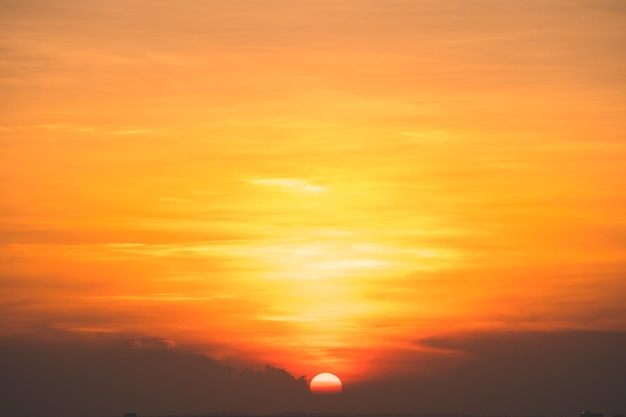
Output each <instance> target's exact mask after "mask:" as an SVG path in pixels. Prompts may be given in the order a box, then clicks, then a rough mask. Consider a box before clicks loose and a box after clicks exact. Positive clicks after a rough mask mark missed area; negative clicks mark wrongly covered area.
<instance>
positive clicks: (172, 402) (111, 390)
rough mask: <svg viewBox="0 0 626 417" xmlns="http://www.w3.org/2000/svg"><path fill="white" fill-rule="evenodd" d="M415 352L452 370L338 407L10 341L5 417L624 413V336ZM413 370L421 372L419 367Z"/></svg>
mask: <svg viewBox="0 0 626 417" xmlns="http://www.w3.org/2000/svg"><path fill="white" fill-rule="evenodd" d="M40 334H43V332H40ZM417 344H418V345H419V346H420V347H421V348H425V349H432V350H433V351H440V352H443V353H444V354H443V355H442V357H445V358H448V360H449V361H450V363H449V364H447V366H443V367H442V368H441V370H440V372H437V373H433V372H427V373H426V374H420V375H421V376H417V374H413V375H412V376H411V375H408V376H407V375H405V376H402V377H399V376H395V377H394V376H393V375H386V376H372V378H371V379H370V380H369V381H368V382H362V383H349V384H345V385H344V392H343V393H342V394H341V395H337V396H315V395H312V394H310V393H309V391H308V387H307V379H306V378H305V377H299V378H296V377H294V376H293V375H291V374H289V373H288V372H287V371H286V370H283V369H278V368H275V367H272V366H271V365H267V366H266V367H265V368H263V369H259V370H251V369H248V370H243V371H241V370H237V369H235V368H232V367H228V366H225V365H224V364H223V363H222V362H219V361H216V360H214V359H211V358H209V357H206V356H203V355H198V354H192V353H188V352H184V351H182V349H181V348H179V347H174V344H173V342H171V341H167V340H162V339H158V338H141V337H133V338H131V337H114V336H111V335H103V334H91V335H87V336H80V337H78V336H70V335H69V334H67V333H65V332H60V331H56V332H52V331H49V332H48V333H47V336H46V337H45V338H43V339H39V341H38V342H36V343H35V342H33V341H32V340H26V339H23V338H22V339H19V338H15V337H13V338H11V339H9V338H6V337H5V338H3V339H0V369H2V372H1V373H0V392H2V394H3V397H4V398H3V401H2V403H3V404H2V409H1V410H0V414H1V415H6V416H15V415H46V416H57V415H58V416H79V415H80V416H95V415H121V414H123V413H124V412H126V411H134V412H137V413H139V414H140V415H147V414H157V415H166V414H182V413H190V414H206V413H208V412H211V413H219V412H244V413H275V412H279V413H287V412H308V413H315V412H329V411H336V412H361V413H372V412H379V413H394V412H395V413H397V412H404V413H429V412H432V413H478V414H512V415H554V416H575V415H577V414H578V413H579V412H580V411H581V410H585V409H590V410H597V409H599V410H604V411H605V413H606V415H612V414H620V413H621V414H623V413H624V410H626V398H625V397H624V395H623V387H624V386H625V385H624V382H625V381H624V378H625V375H626V356H625V355H624V352H626V332H597V331H594V332H592V331H563V332H514V333H483V334H468V335H461V336H459V335H457V336H454V337H449V338H441V339H428V340H420V341H418V342H417ZM445 352H451V353H453V354H445ZM433 358H434V357H433ZM404 360H408V358H404ZM437 360H441V359H437ZM420 361H421V362H420ZM415 362H416V363H418V364H419V363H423V362H424V361H423V358H419V357H417V356H416V358H415ZM426 365H427V364H424V366H426Z"/></svg>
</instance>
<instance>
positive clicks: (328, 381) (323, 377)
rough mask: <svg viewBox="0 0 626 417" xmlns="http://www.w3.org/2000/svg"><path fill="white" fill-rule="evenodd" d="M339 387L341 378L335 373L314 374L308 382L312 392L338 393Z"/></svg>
mask: <svg viewBox="0 0 626 417" xmlns="http://www.w3.org/2000/svg"><path fill="white" fill-rule="evenodd" d="M341 388H342V385H341V380H340V379H339V378H337V375H333V374H330V373H328V372H324V373H323V374H318V375H315V377H313V379H312V380H311V383H310V384H309V389H310V390H311V392H312V393H314V394H339V393H340V392H341Z"/></svg>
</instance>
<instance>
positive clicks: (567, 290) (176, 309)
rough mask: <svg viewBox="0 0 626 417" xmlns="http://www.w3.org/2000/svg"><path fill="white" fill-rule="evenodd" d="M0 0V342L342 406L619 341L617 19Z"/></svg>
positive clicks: (194, 2)
mask: <svg viewBox="0 0 626 417" xmlns="http://www.w3.org/2000/svg"><path fill="white" fill-rule="evenodd" d="M0 8H1V13H0V51H1V52H0V54H1V55H0V59H1V64H0V95H1V97H2V99H1V100H0V115H1V116H0V338H1V339H2V341H3V343H5V344H6V346H14V345H15V346H17V345H19V346H29V345H31V346H39V348H41V346H42V345H43V346H54V347H55V349H57V348H58V349H61V350H63V349H64V347H66V348H67V350H66V351H65V352H66V353H65V354H66V355H69V353H68V352H72V351H73V349H74V350H75V349H78V347H77V346H83V345H84V343H87V342H86V340H88V341H89V342H88V343H87V344H88V345H89V346H90V349H95V347H94V346H100V347H99V348H98V349H104V350H105V351H106V347H107V346H110V345H111V343H113V344H115V343H118V342H119V343H121V344H122V345H124V346H127V347H132V348H133V349H135V350H137V349H139V350H142V351H143V350H147V351H152V350H153V348H155V346H156V348H155V349H157V350H161V349H165V350H168V351H169V350H172V351H173V352H177V354H179V355H181V356H184V357H187V356H189V357H194V358H197V357H201V356H202V355H204V356H208V357H209V358H211V360H215V361H216V362H215V364H216V365H215V366H219V367H224V369H227V368H226V367H229V368H228V369H234V370H243V369H246V368H249V369H252V370H256V371H258V372H261V373H262V372H268V369H270V370H273V369H280V370H284V371H285V372H286V373H288V374H289V375H294V376H300V375H304V376H306V378H307V379H309V380H310V378H311V377H312V376H314V375H315V374H316V373H319V372H333V373H336V374H337V375H339V376H340V377H341V378H342V380H343V382H344V386H345V387H346V390H347V391H349V387H350V385H351V384H352V386H373V385H372V384H374V385H375V383H376V382H380V384H381V386H382V385H383V382H385V381H386V382H388V384H390V385H388V386H389V387H391V386H394V387H397V386H398V385H397V384H401V385H400V386H402V383H400V382H398V381H406V380H407V379H410V380H412V381H417V380H419V381H422V382H420V383H424V382H423V381H428V380H429V378H435V379H436V378H437V377H438V376H441V375H444V374H445V372H453V374H451V375H457V376H458V375H460V373H462V372H464V371H463V370H464V369H465V370H467V369H472V366H473V367H477V366H478V364H483V365H484V368H481V369H491V368H490V367H493V366H495V365H494V364H496V363H499V362H498V361H497V360H496V359H494V361H493V362H489V363H487V362H485V361H488V359H489V358H494V357H495V356H497V357H498V358H499V356H498V355H494V354H493V352H490V351H489V348H488V346H502V349H503V351H511V352H518V351H519V352H526V353H519V354H518V353H515V354H513V353H512V355H513V356H515V355H518V356H519V357H521V358H526V359H524V360H522V361H521V362H523V363H527V362H532V363H533V366H534V368H533V369H551V371H550V372H552V374H559V373H563V372H564V371H565V370H566V369H569V368H568V367H570V366H571V363H570V362H567V363H566V362H564V364H563V368H558V367H553V368H550V367H548V368H545V367H543V365H542V364H543V362H542V361H546V363H553V362H554V356H550V355H547V356H546V355H543V353H545V352H543V353H542V354H541V355H534V354H530V353H528V351H526V350H523V349H522V348H521V347H523V346H531V347H532V346H544V345H542V344H541V343H539V344H538V345H537V344H533V343H532V340H535V339H534V338H540V339H541V340H559V341H561V342H559V343H562V344H559V343H556V342H554V343H556V344H554V343H552V342H550V343H548V344H547V345H546V346H553V345H554V346H556V345H558V346H561V347H564V348H567V346H570V347H571V340H578V339H576V337H579V336H580V335H587V336H585V337H588V338H591V339H585V340H587V342H585V343H588V340H595V339H594V338H596V337H597V340H599V341H602V340H603V341H608V342H606V343H607V346H610V347H611V348H612V349H614V348H615V347H616V346H623V343H624V338H623V335H624V332H626V216H625V215H624V213H626V163H625V161H626V136H625V135H626V118H625V115H626V112H625V110H626V30H624V28H625V27H626V2H623V1H619V0H614V1H612V0H588V1H586V0H576V1H575V0H571V1H565V0H541V1H540V0H535V1H533V0H527V1H506V0H502V1H495V0H476V1H462V0H450V1H435V0H332V1H331V0H227V1H226V0H223V1H218V0H206V1H200V0H177V1H175V2H174V1H158V0H150V1H148V0H106V1H105V0H80V1H79V0H62V1H52V0H49V1H45V0H35V1H9V0H0ZM572 335H574V336H572ZM598 335H601V336H598ZM572 337H573V338H574V339H572ZM580 337H582V336H580ZM612 337H615V338H617V339H612ZM522 339H523V342H522V341H521V340H522ZM489 340H492V341H493V340H497V342H493V343H492V344H490V343H486V342H485V341H489ZM518 340H519V341H520V342H519V344H517V343H511V342H510V341H518ZM529 340H530V341H531V342H529ZM615 340H620V342H619V343H622V345H620V344H619V343H617V344H616V342H615ZM96 341H99V342H96ZM121 341H123V343H122V342H121ZM155 341H157V342H155ZM461 341H462V342H461ZM127 342H128V343H127ZM68 343H69V345H68ZM72 343H75V344H72ZM155 343H156V344H155ZM542 343H543V342H542ZM581 343H582V342H581ZM585 343H582V345H584V346H587V345H585ZM115 346H117V345H115ZM7 349H8V350H7V351H6V352H10V353H6V354H5V355H4V356H5V359H7V358H8V360H9V361H10V360H11V355H13V354H14V355H17V352H18V351H20V349H9V348H7ZM507 349H509V350H507ZM511 349H512V350H511ZM516 349H518V350H516ZM520 349H521V350H520ZM546 349H547V351H550V352H551V350H550V348H546ZM577 352H578V351H577ZM580 352H583V353H580V354H579V355H578V356H576V357H577V358H578V359H577V361H578V363H581V362H584V363H587V365H588V367H587V368H585V369H587V371H588V372H589V375H587V374H584V375H586V376H590V375H591V374H593V369H594V368H593V366H591V365H589V364H591V363H595V362H593V361H594V360H600V359H602V358H600V357H601V356H602V355H601V354H600V355H596V354H593V355H592V354H591V353H589V352H590V351H587V350H584V349H583V350H581V351H580ZM103 355H105V354H103ZM197 355H201V356H197ZM533 355H534V356H533ZM586 355H590V356H586ZM113 356H114V355H113ZM113 356H112V357H113ZM609 356H610V358H612V360H614V359H615V358H617V357H619V355H617V356H611V355H609ZM42 357H47V356H45V355H44V356H42ZM529 357H532V358H535V359H534V360H530V359H528V358H529ZM16 358H17V356H16ZM50 358H53V356H50ZM546 358H551V359H546ZM500 359H501V358H500ZM604 359H606V358H604ZM16 360H17V359H16ZM50 360H51V361H52V359H50ZM525 361H526V362H525ZM521 362H520V363H521ZM557 362H558V361H557ZM16 363H22V362H19V361H18V362H16ZM24 363H25V364H26V365H24V368H20V369H16V370H15V373H16V374H17V375H18V376H19V375H22V376H23V375H27V374H29V372H32V370H27V369H25V368H27V367H28V365H27V364H28V363H29V361H28V360H24ZM559 363H560V362H559ZM217 364H219V365H217ZM266 364H269V365H271V367H272V368H263V367H264V366H265V365H266ZM568 364H569V365H568ZM605 365H606V364H604V365H602V366H604V367H605V368H606V369H607V372H608V375H609V377H607V378H604V379H603V381H604V382H605V383H609V382H610V381H614V380H613V379H611V378H613V377H615V375H617V374H611V372H610V371H609V370H608V369H610V367H606V366H605ZM76 366H79V365H76ZM481 366H482V365H481ZM599 366H600V365H599ZM602 366H601V367H602ZM216 369H217V368H216ZM220 369H222V368H220ZM263 369H265V371H263ZM602 369H604V368H602ZM613 369H614V370H615V371H614V372H618V371H619V372H621V371H622V370H624V369H626V364H624V359H623V358H622V359H621V362H620V363H619V364H618V366H615V367H614V368H613ZM224 372H226V371H224ZM454 372H456V374H455V373H454ZM468 372H469V371H468ZM546 372H548V371H546ZM29 375H30V374H29ZM605 376H606V375H605ZM43 378H45V377H43ZM420 378H421V379H420ZM7 381H8V382H7V383H8V384H10V380H7ZM611 383H612V382H611ZM368 384H369V385H368ZM393 384H396V385H393ZM415 384H417V383H415ZM404 386H405V390H404V391H406V395H407V398H408V397H409V396H412V395H414V394H415V392H414V391H411V389H410V387H417V386H418V385H411V384H409V383H407V382H405V383H404ZM419 387H420V388H419V389H418V388H415V390H417V391H419V390H428V389H430V390H431V391H433V390H434V388H432V387H430V388H425V386H423V385H419ZM372 389H373V388H372ZM446 389H449V387H448V388H445V387H443V386H441V387H440V391H438V392H439V394H438V395H440V396H443V394H442V393H443V392H446ZM381 390H382V388H381ZM381 390H379V391H378V392H383V391H384V390H383V391H381ZM400 391H402V392H404V391H403V390H402V389H394V390H393V392H395V393H396V394H397V395H400V394H398V392H400ZM435 391H436V390H435ZM20 392H21V391H20ZM363 392H365V391H363ZM372 392H377V390H376V389H373V391H372ZM385 392H387V391H385ZM433 392H434V391H433ZM581 392H584V390H583V391H581ZM605 392H606V391H605ZM483 394H484V395H485V396H488V394H486V393H485V392H483ZM33 395H35V394H33ZM172 395H173V396H174V397H175V395H176V394H174V393H173V394H172ZM433 395H434V394H433ZM476 395H477V396H479V395H480V394H479V393H477V394H476ZM563 395H564V397H563V398H567V395H566V394H563ZM607 395H608V394H607ZM27 396H28V393H27V391H25V393H21V394H19V393H18V394H16V397H15V398H18V399H20V401H18V402H17V403H16V404H17V405H15V407H16V408H15V409H14V411H15V412H24V413H26V412H28V411H23V410H22V408H20V407H26V405H25V403H27V401H26V400H25V398H26V397H27ZM60 397H62V396H60ZM60 397H59V398H60ZM625 397H626V396H625ZM355 398H356V397H355ZM394 398H395V397H394ZM398 398H399V397H398ZM403 398H404V397H403ZM485 398H487V397H485ZM594 398H595V397H594ZM619 398H620V395H619V394H618V393H616V394H615V395H614V396H613V397H611V396H610V395H608V396H607V397H606V399H605V400H604V402H603V401H601V400H597V401H596V400H594V401H596V402H594V401H592V400H589V402H587V403H584V402H583V403H581V404H580V407H583V406H588V407H595V408H603V407H604V408H605V409H610V408H611V407H613V409H615V410H616V411H619V410H621V412H622V413H623V412H624V411H626V403H625V402H624V401H623V400H622V401H621V402H619V400H618V399H619ZM22 400H24V401H22ZM50 401H53V400H50ZM94 401H95V403H98V400H94ZM101 401H102V404H105V402H106V401H105V400H104V399H103V400H101ZM442 401H443V400H442ZM546 401H547V402H546V403H545V404H543V403H541V404H540V405H537V406H536V407H535V408H533V409H530V410H526V409H523V408H515V407H516V403H515V402H514V401H513V400H511V401H510V402H506V401H504V402H503V403H502V404H501V405H500V408H498V409H495V410H493V412H512V413H514V412H533V413H546V412H557V411H558V412H560V410H561V409H558V408H557V406H556V405H554V404H550V403H549V400H546ZM561 402H563V400H561ZM182 403H183V402H182V400H181V404H182ZM400 403H402V400H401V399H398V402H397V404H400ZM355 404H357V400H356V399H354V398H353V402H346V403H345V404H343V405H337V404H328V407H327V409H331V408H332V407H338V408H341V409H342V410H348V411H349V410H358V409H359V408H358V407H357V406H356V405H355ZM379 404H384V402H380V403H379ZM402 404H404V405H402V407H403V408H402V410H404V411H410V412H419V411H451V409H450V408H446V407H445V406H443V405H441V404H443V402H442V403H441V404H440V403H436V402H435V403H433V404H431V405H424V404H423V403H420V402H419V401H415V402H410V401H408V400H407V401H406V403H402ZM428 404H430V403H428ZM438 404H439V405H438ZM468 404H470V403H468ZM471 404H474V403H471ZM477 404H478V405H474V407H475V408H477V409H467V411H468V412H481V410H487V409H488V407H487V408H480V407H481V406H480V404H482V403H477ZM485 404H486V403H485ZM353 405H354V407H352V406H353ZM468 406H469V405H468ZM220 407H222V408H221V409H226V408H228V407H229V405H228V404H223V405H221V406H220ZM268 407H269V406H268ZM351 407H352V408H351ZM390 407H391V406H390ZM428 407H430V408H428ZM576 407H578V405H577V406H576ZM620 407H621V408H620ZM244 408H245V407H244ZM277 408H280V407H277ZM322 408H323V407H322ZM380 408H381V410H383V411H384V410H388V411H393V410H391V409H389V408H384V407H382V405H381V407H380ZM103 409H104V408H103ZM165 409H167V410H170V411H168V412H177V410H179V411H180V412H183V411H185V410H186V409H185V408H184V407H183V406H182V405H181V406H180V407H178V408H177V406H176V403H175V401H174V403H173V404H172V406H171V408H163V410H165ZM207 409H208V407H207ZM230 409H231V410H234V409H235V408H234V405H233V406H232V407H231V408H230ZM573 409H574V410H576V408H575V407H574V408H573ZM24 410H27V409H26V408H24ZM268 410H269V408H268ZM456 410H457V411H458V412H461V411H465V408H463V403H460V404H459V405H458V408H457V409H456ZM489 410H491V409H489ZM555 410H556V411H555ZM123 411H124V410H120V412H119V413H122V412H123ZM126 411H128V410H126ZM160 411H161V409H155V410H154V412H160ZM452 411H454V410H452ZM89 412H92V411H89ZM115 412H116V413H117V411H115ZM58 413H61V414H63V413H66V414H67V413H70V411H67V410H65V409H63V408H59V411H58ZM93 413H95V414H98V410H97V409H94V411H93Z"/></svg>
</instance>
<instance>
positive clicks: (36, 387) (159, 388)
mask: <svg viewBox="0 0 626 417" xmlns="http://www.w3.org/2000/svg"><path fill="white" fill-rule="evenodd" d="M44 334H45V335H46V337H45V343H42V341H43V340H38V341H33V340H28V339H25V338H17V337H13V338H9V337H6V336H5V337H3V338H1V339H0V367H1V368H2V369H3V372H2V373H1V374H0V391H1V392H3V394H6V397H5V398H6V401H4V400H3V405H2V410H0V415H85V416H93V415H121V414H123V413H124V412H126V411H129V410H132V411H134V412H137V413H138V414H139V415H146V414H158V415H163V414H172V415H173V414H180V413H193V414H204V413H206V412H207V411H208V410H210V411H212V412H224V411H240V412H258V411H268V412H270V411H281V410H282V411H286V410H294V409H296V408H297V407H298V401H305V400H306V397H307V396H308V387H307V382H306V379H305V378H304V377H301V378H299V379H296V378H295V377H293V376H292V375H290V374H289V373H288V372H287V371H285V370H283V369H278V368H275V367H272V366H270V365H267V366H266V367H265V368H264V369H262V370H257V371H254V370H244V371H237V370H235V369H234V368H231V367H228V366H225V365H224V364H222V363H221V362H219V361H216V360H214V359H212V358H210V357H207V356H204V355H200V354H194V353H189V352H185V351H184V350H179V349H176V350H173V347H174V345H175V343H174V342H173V341H171V340H165V339H161V338H150V337H136V338H131V337H129V336H119V335H117V336H116V335H112V334H94V333H91V334H82V335H76V334H70V333H67V332H63V331H57V330H42V331H41V332H40V333H39V337H40V338H41V337H42V335H44ZM61 382H62V383H61ZM3 396H4V395H3Z"/></svg>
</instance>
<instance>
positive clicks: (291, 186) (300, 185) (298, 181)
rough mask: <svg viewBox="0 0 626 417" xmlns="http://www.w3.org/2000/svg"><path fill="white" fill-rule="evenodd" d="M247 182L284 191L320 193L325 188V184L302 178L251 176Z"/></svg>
mask: <svg viewBox="0 0 626 417" xmlns="http://www.w3.org/2000/svg"><path fill="white" fill-rule="evenodd" d="M248 182H249V183H250V184H254V185H262V186H265V187H274V188H278V189H283V190H286V191H294V192H305V193H311V194H315V193H321V192H324V191H326V189H327V187H326V186H323V185H319V184H316V183H313V182H311V181H308V180H305V179H302V178H253V179H250V180H248Z"/></svg>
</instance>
